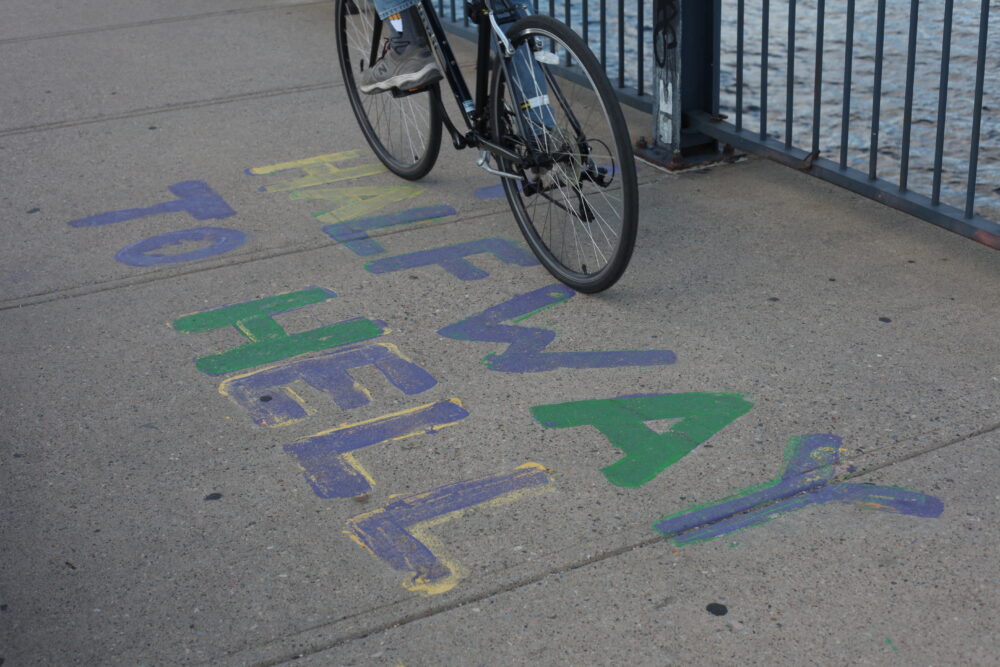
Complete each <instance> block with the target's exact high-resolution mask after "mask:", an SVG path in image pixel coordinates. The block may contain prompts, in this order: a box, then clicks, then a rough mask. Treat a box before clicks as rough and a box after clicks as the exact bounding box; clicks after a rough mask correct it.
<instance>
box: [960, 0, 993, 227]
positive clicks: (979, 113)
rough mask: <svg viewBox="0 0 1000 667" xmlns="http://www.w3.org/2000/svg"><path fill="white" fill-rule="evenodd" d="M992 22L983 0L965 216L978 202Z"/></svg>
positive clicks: (970, 213) (972, 210) (987, 6)
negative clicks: (987, 50)
mask: <svg viewBox="0 0 1000 667" xmlns="http://www.w3.org/2000/svg"><path fill="white" fill-rule="evenodd" d="M989 23H990V0H983V4H982V10H981V11H980V18H979V58H978V59H977V61H976V62H977V65H976V94H975V101H974V102H973V106H972V147H971V149H970V151H969V184H968V187H967V188H966V191H965V217H966V218H971V217H972V214H973V212H974V210H975V203H976V171H977V168H978V166H979V130H980V124H981V123H982V120H983V79H984V77H985V74H986V38H987V33H988V32H989Z"/></svg>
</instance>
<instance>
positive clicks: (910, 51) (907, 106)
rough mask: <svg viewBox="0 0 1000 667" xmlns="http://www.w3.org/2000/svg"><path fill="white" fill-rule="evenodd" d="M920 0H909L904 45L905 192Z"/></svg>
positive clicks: (901, 173)
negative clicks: (907, 38) (908, 27)
mask: <svg viewBox="0 0 1000 667" xmlns="http://www.w3.org/2000/svg"><path fill="white" fill-rule="evenodd" d="M919 11H920V0H910V36H909V42H908V44H907V46H906V93H905V100H904V102H903V145H902V146H901V148H902V152H901V157H900V160H899V191H900V192H905V191H906V185H907V180H908V179H909V176H910V123H911V122H912V120H913V78H914V72H916V69H917V19H918V14H919Z"/></svg>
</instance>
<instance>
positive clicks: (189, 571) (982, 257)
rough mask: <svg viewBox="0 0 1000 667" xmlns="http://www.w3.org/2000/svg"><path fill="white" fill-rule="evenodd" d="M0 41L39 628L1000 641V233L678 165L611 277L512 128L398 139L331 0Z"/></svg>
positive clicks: (58, 648) (0, 413)
mask: <svg viewBox="0 0 1000 667" xmlns="http://www.w3.org/2000/svg"><path fill="white" fill-rule="evenodd" d="M0 59H2V61H3V62H4V65H5V66H4V67H3V68H2V69H0V87H2V89H3V90H4V91H6V92H7V95H5V96H4V100H3V102H2V103H0V104H2V109H3V112H4V113H3V114H2V115H0V157H2V158H3V159H2V161H0V183H2V185H3V190H2V193H0V216H2V217H0V220H2V223H3V225H4V228H3V230H4V236H5V240H6V243H5V244H4V245H3V247H2V249H0V258H2V259H0V285H2V287H3V291H2V293H0V358H2V359H3V370H2V378H3V384H2V387H3V390H2V391H3V400H2V402H0V418H2V421H3V426H4V428H3V435H2V436H0V460H2V466H0V480H2V481H0V484H2V487H0V488H2V489H3V491H4V493H3V499H2V505H0V507H2V518H0V531H2V533H0V534H2V540H0V629H2V634H0V663H2V664H5V665H22V664H24V665H34V664H39V665H48V664H115V665H117V664H121V665H136V664H143V665H147V664H148V665H153V664H157V665H158V664H224V665H228V664H232V665H244V664H279V663H283V662H289V661H292V660H296V662H297V663H298V664H302V663H306V664H315V665H341V664H343V665H350V664H354V665H399V664H405V665H407V666H412V665H440V664H449V665H451V664H453V665H480V664H482V665H487V664H525V663H529V662H531V663H537V664H546V665H548V664H551V665H561V664H642V665H647V664H648V665H662V664H724V665H743V664H788V665H798V664H900V665H911V664H928V665H930V664H933V665H968V664H977V665H989V664H997V658H996V654H997V643H996V636H997V634H998V633H1000V616H998V607H1000V593H998V591H1000V572H998V568H997V565H996V553H997V551H998V548H1000V520H998V518H997V513H996V511H995V510H996V508H997V506H998V501H1000V487H998V484H997V481H996V473H995V471H996V470H997V469H1000V450H998V447H997V445H998V444H1000V299H998V296H997V294H998V292H997V285H998V284H1000V256H998V255H997V254H996V253H995V252H993V251H991V250H989V249H987V248H985V247H983V246H980V245H978V244H975V243H972V242H970V241H968V240H966V239H963V238H961V237H958V236H956V235H952V234H949V233H947V232H944V231H942V230H940V229H938V228H936V227H933V226H931V225H929V224H927V223H924V222H921V221H919V220H917V219H915V218H911V217H909V216H906V215H904V214H901V213H899V212H896V211H893V210H890V209H888V208H885V207H883V206H881V205H879V204H877V203H874V202H872V201H869V200H865V199H862V198H860V197H857V196H855V195H852V194H850V193H848V192H846V191H844V190H841V189H838V188H836V187H834V186H831V185H829V184H825V183H822V182H820V181H817V180H815V179H812V178H809V177H806V176H804V175H802V174H800V173H798V172H795V171H793V170H790V169H787V168H784V167H781V166H778V165H776V164H772V163H769V162H766V161H760V160H753V159H751V160H747V161H744V162H742V163H739V164H732V165H725V166H720V167H717V168H714V169H711V170H703V171H698V172H693V173H686V174H683V175H680V176H675V175H667V174H663V173H661V172H658V171H655V170H653V169H651V168H649V167H646V166H642V165H640V182H641V186H640V192H641V197H642V206H643V209H642V214H641V219H640V234H639V242H638V246H637V249H636V253H635V257H634V259H633V261H632V264H631V266H630V268H629V270H628V271H627V272H626V274H625V276H624V278H623V279H622V281H621V282H620V283H619V284H618V285H617V286H615V287H614V288H612V289H611V290H610V291H608V292H605V293H603V294H600V295H597V296H585V295H575V294H573V293H572V291H570V290H568V289H567V288H565V287H563V286H561V285H560V284H558V283H557V282H556V281H555V280H554V279H553V278H552V277H551V276H550V275H549V274H547V273H546V272H545V271H544V269H542V268H541V267H540V266H537V265H536V264H534V263H533V262H532V261H530V260H531V258H530V255H529V254H528V252H527V250H526V247H525V246H524V245H523V243H522V242H521V240H520V239H519V237H518V232H517V229H516V226H515V225H514V222H513V220H512V219H511V216H510V214H509V210H508V208H507V205H506V202H505V200H504V199H503V198H502V197H499V196H497V195H498V194H499V193H498V192H497V188H496V187H495V186H496V185H497V181H496V180H495V179H494V178H493V177H490V176H489V175H488V174H486V173H484V172H482V171H481V170H479V169H475V168H474V164H473V159H474V155H472V154H471V153H469V152H463V153H457V152H455V151H452V150H450V148H449V147H448V146H447V145H445V146H444V148H443V150H442V154H441V158H440V160H439V162H438V165H437V166H436V168H435V170H434V171H433V172H432V173H431V174H430V175H429V176H428V177H427V178H426V179H424V180H423V181H421V182H419V183H416V184H413V183H408V182H403V181H400V180H399V179H397V178H395V177H393V176H392V175H391V174H389V173H387V172H385V171H384V170H383V169H381V167H380V166H379V165H378V164H377V163H376V161H375V159H374V157H373V156H372V155H371V153H370V151H369V150H368V149H367V147H366V145H365V143H364V140H363V138H362V136H361V134H360V132H359V130H358V129H357V125H356V123H355V120H354V118H353V115H352V113H351V110H350V107H349V105H348V103H347V101H346V99H345V97H344V95H343V91H342V86H341V84H340V82H339V73H338V72H337V68H336V62H335V53H334V42H333V21H332V3H331V2H289V1H285V2H271V3H259V4H258V3H254V2H250V1H249V0H216V2H213V3H211V5H210V7H208V6H206V5H205V3H200V2H193V1H190V0H183V1H177V2H173V3H169V4H164V3H158V2H154V1H153V0H133V1H130V2H123V1H121V0H87V1H86V2H78V3H74V4H73V6H72V7H63V6H62V5H61V4H57V3H52V2H28V1H27V0H11V2H8V3H7V5H6V6H5V21H4V22H3V24H2V25H0ZM640 120H641V119H640ZM636 131H637V132H641V131H642V128H641V126H637V129H636ZM178 202H182V203H183V202H186V204H187V206H186V208H185V207H183V206H182V205H181V203H178ZM123 209H147V210H143V211H133V212H132V213H130V214H122V215H119V216H118V218H115V217H113V216H110V215H105V214H108V213H109V212H114V211H120V210H123ZM414 209H432V210H431V211H423V212H422V213H420V214H414V215H413V217H414V218H415V219H425V218H428V217H429V216H431V215H433V216H435V217H430V218H429V219H426V220H425V221H421V222H417V221H414V222H410V223H402V224H396V225H393V226H384V227H381V228H373V229H371V230H369V231H368V235H369V237H370V238H369V239H367V240H366V241H365V243H360V242H359V241H358V240H357V239H355V240H352V241H349V242H342V241H338V240H336V239H337V238H341V239H342V238H344V236H343V235H342V234H340V232H342V231H343V230H344V227H343V226H341V227H335V228H332V229H331V228H330V226H331V225H337V224H338V223H341V222H343V221H346V220H351V219H357V218H362V217H371V216H384V215H388V214H391V213H398V212H401V211H412V210H414ZM121 218H129V219H124V220H123V219H121ZM71 223H72V224H71ZM488 239H496V240H492V241H486V240H488ZM460 244H469V245H468V246H466V247H465V248H466V250H469V251H471V250H478V251H484V250H485V251H487V252H480V253H479V254H472V255H469V256H468V257H467V260H468V262H469V264H468V265H465V266H463V267H462V269H461V270H456V269H454V267H452V269H451V270H450V271H449V270H447V269H446V268H445V267H444V266H442V265H440V264H438V263H431V260H440V259H442V257H444V256H445V255H447V254H448V253H451V254H452V255H454V254H456V253H457V251H456V250H454V248H455V246H458V245H460ZM449 248H450V249H451V250H447V249H449ZM441 249H446V250H441ZM498 249H499V250H500V255H499V256H498V255H494V254H491V252H492V251H495V250H498ZM369 253H370V254H369ZM390 257H403V258H404V259H402V260H394V261H393V262H387V261H385V260H386V259H387V258H390ZM522 260H524V261H522ZM523 264H528V265H523ZM401 267H402V268H401ZM456 274H457V275H456ZM472 278H475V279H472ZM499 306H503V307H504V309H505V314H506V315H507V316H508V317H507V319H505V320H502V323H503V324H505V325H508V328H498V327H499V326H500V325H499V324H497V322H499V320H496V321H491V320H489V314H490V313H494V312H496V311H495V310H490V309H495V308H497V307H499ZM484 313H485V315H484V316H483V317H478V318H477V317H476V316H477V315H481V314H484ZM491 322H493V324H492V325H491ZM547 332H551V333H547ZM547 336H554V338H553V340H552V341H551V342H550V343H549V344H548V346H547V347H545V346H544V345H543V343H544V341H545V340H548V338H547ZM497 340H503V341H505V342H495V341H497ZM254 341H256V342H254ZM491 341H492V342H491ZM538 341H542V342H538ZM233 350H235V351H233ZM616 351H628V353H624V354H610V352H616ZM611 399H614V400H611ZM734 497H738V498H739V500H738V501H733V500H730V501H729V502H728V503H724V502H723V501H725V500H727V499H731V498H734ZM699 508H700V509H699ZM699 512H700V513H699ZM706 521H707V522H708V524H709V526H710V527H709V528H705V527H704V525H703V524H704V523H705V522H706ZM654 524H655V526H654ZM657 527H658V528H659V529H660V530H659V531H658V530H657ZM663 532H666V533H667V534H668V535H669V536H665V535H664V534H663ZM991 656H992V657H991Z"/></svg>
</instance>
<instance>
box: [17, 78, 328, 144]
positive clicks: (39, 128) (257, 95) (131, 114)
mask: <svg viewBox="0 0 1000 667" xmlns="http://www.w3.org/2000/svg"><path fill="white" fill-rule="evenodd" d="M343 85H344V84H343V83H342V82H340V81H327V82H325V83H306V84H301V85H298V86H288V87H285V88H272V89H270V90H259V91H256V92H253V93H239V94H237V95H227V96H224V97H215V98H211V99H207V100H194V101H191V102H178V103H177V104H164V105H163V106H159V107H147V108H145V109H134V110H132V111H122V112H121V113H113V114H107V115H105V116H92V117H90V118H77V119H75V120H60V121H54V122H51V123H39V124H38V125H25V126H23V127H13V128H10V129H8V130H0V137H11V136H14V135H18V134H29V133H31V132H45V131H47V130H60V129H63V128H67V127H77V126H80V125H92V124H94V123H104V122H107V121H112V120H123V119H125V118H136V117H138V116H149V115H153V114H158V113H167V112H170V111H186V110H188V109H200V108H203V107H210V106H215V105H217V104H231V103H233V102H245V101H248V100H257V99H264V98H267V97H276V96H279V95H293V94H296V93H309V92H312V91H314V90H324V89H326V88H337V87H340V86H343Z"/></svg>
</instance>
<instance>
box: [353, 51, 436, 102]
mask: <svg viewBox="0 0 1000 667" xmlns="http://www.w3.org/2000/svg"><path fill="white" fill-rule="evenodd" d="M440 80H441V70H440V69H439V68H438V66H437V63H436V62H434V58H433V56H431V52H430V50H429V49H427V48H426V47H420V46H408V47H406V48H405V49H404V50H403V52H402V53H396V52H395V51H393V50H392V49H389V52H388V53H386V54H385V57H384V58H382V60H380V61H378V62H377V63H375V65H374V66H373V67H369V68H368V69H366V70H365V71H364V72H362V74H361V77H360V78H359V79H358V89H359V90H360V91H361V92H363V93H367V94H369V95H373V94H375V93H381V92H384V91H387V90H392V89H393V88H398V89H400V90H414V89H417V88H423V87H424V86H429V85H430V84H432V83H435V82H437V81H440Z"/></svg>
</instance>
